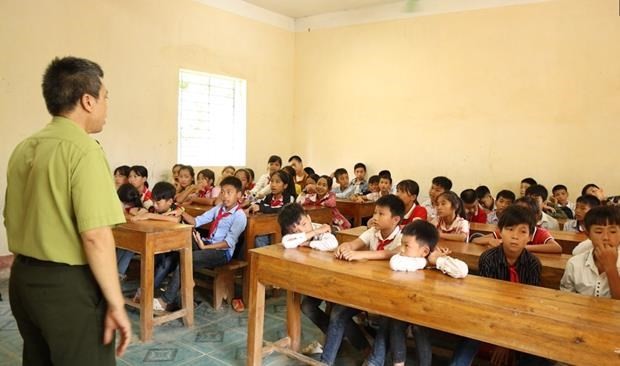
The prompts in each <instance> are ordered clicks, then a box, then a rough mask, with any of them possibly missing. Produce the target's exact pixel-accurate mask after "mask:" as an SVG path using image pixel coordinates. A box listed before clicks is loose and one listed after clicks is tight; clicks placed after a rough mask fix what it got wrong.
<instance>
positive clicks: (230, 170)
mask: <svg viewBox="0 0 620 366" xmlns="http://www.w3.org/2000/svg"><path fill="white" fill-rule="evenodd" d="M236 170H237V169H235V167H234V166H232V165H227V166H225V167H224V168H223V169H222V172H221V173H220V180H219V182H218V184H217V185H218V186H219V185H220V182H222V180H223V179H224V178H226V177H232V176H234V175H235V171H236Z"/></svg>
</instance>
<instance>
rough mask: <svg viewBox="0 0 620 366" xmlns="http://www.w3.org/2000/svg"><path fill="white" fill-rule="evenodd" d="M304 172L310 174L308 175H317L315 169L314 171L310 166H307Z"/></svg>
mask: <svg viewBox="0 0 620 366" xmlns="http://www.w3.org/2000/svg"><path fill="white" fill-rule="evenodd" d="M304 172H306V174H308V175H312V174H316V172H315V171H314V169H312V167H309V166H305V167H304Z"/></svg>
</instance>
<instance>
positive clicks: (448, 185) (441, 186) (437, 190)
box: [422, 176, 452, 221]
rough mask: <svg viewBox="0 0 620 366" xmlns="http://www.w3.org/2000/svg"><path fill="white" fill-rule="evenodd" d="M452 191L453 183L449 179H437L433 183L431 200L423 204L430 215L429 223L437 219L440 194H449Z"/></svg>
mask: <svg viewBox="0 0 620 366" xmlns="http://www.w3.org/2000/svg"><path fill="white" fill-rule="evenodd" d="M451 189H452V181H451V180H450V179H449V178H447V177H442V176H439V177H435V178H433V180H432V182H431V188H430V189H429V191H428V195H429V198H428V199H427V200H426V201H424V202H423V203H422V206H424V208H426V212H427V213H428V221H433V220H434V219H435V218H437V208H436V207H437V198H438V197H439V195H440V194H442V193H444V192H448V191H450V190H451Z"/></svg>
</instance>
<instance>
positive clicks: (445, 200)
mask: <svg viewBox="0 0 620 366" xmlns="http://www.w3.org/2000/svg"><path fill="white" fill-rule="evenodd" d="M464 216H465V211H464V210H463V204H462V202H461V199H460V198H459V197H458V196H457V195H456V193H454V192H452V191H448V192H443V193H441V194H440V195H439V196H437V216H436V217H435V219H434V220H433V221H431V223H432V224H433V225H435V226H436V227H437V229H438V230H439V237H440V238H442V239H445V240H455V241H464V242H468V241H469V222H468V221H467V220H465V218H464Z"/></svg>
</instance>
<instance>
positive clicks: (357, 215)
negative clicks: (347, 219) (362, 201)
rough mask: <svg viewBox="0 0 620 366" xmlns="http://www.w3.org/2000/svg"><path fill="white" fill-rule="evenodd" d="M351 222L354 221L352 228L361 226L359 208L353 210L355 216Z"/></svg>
mask: <svg viewBox="0 0 620 366" xmlns="http://www.w3.org/2000/svg"><path fill="white" fill-rule="evenodd" d="M358 206H359V205H358ZM353 221H355V226H354V227H358V226H362V211H361V209H360V208H359V207H356V208H355V214H354V217H353Z"/></svg>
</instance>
